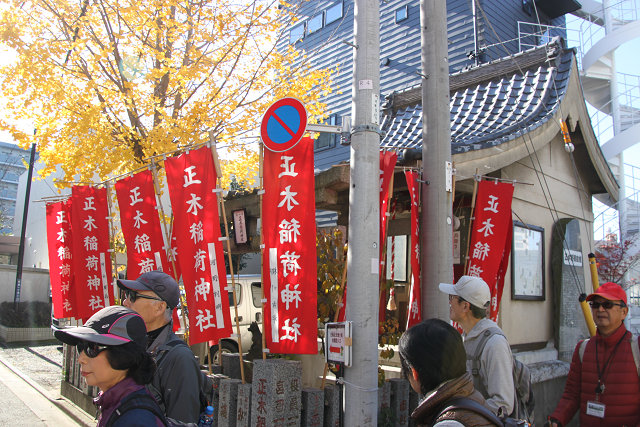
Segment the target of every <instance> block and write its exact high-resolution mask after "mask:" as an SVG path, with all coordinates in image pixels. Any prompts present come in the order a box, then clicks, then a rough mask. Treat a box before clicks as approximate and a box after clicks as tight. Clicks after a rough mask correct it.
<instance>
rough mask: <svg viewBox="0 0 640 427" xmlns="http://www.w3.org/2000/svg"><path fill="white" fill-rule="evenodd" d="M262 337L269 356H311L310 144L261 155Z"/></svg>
mask: <svg viewBox="0 0 640 427" xmlns="http://www.w3.org/2000/svg"><path fill="white" fill-rule="evenodd" d="M263 185H264V191H265V193H264V197H263V200H262V221H263V225H262V230H263V236H264V252H263V267H264V274H263V278H264V279H263V280H264V282H265V283H263V289H264V295H265V298H266V299H267V304H266V306H265V314H264V320H265V321H264V334H265V338H266V342H267V348H268V349H269V351H270V352H271V353H296V354H315V353H317V352H318V343H317V334H318V332H317V331H318V324H317V270H316V263H317V260H316V245H315V238H316V222H315V191H314V174H313V140H311V139H310V138H303V139H302V141H300V142H299V143H298V144H297V145H296V146H295V147H293V148H291V149H289V150H287V151H284V152H281V153H274V152H272V151H270V150H265V153H264V184H263Z"/></svg>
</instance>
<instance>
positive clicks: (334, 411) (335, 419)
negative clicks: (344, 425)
mask: <svg viewBox="0 0 640 427" xmlns="http://www.w3.org/2000/svg"><path fill="white" fill-rule="evenodd" d="M324 427H340V389H339V388H338V386H337V385H333V384H328V385H326V386H325V387H324Z"/></svg>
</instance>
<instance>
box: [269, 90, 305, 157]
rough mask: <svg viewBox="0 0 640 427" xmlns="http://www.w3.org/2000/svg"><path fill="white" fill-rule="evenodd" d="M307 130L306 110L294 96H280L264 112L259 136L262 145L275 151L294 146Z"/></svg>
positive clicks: (285, 149) (279, 151)
mask: <svg viewBox="0 0 640 427" xmlns="http://www.w3.org/2000/svg"><path fill="white" fill-rule="evenodd" d="M306 130H307V110H306V108H305V107H304V104H303V103H302V102H300V101H299V100H298V99H295V98H282V99H280V100H278V101H276V102H274V103H273V104H272V105H271V106H270V107H269V108H268V109H267V112H266V113H264V116H263V117H262V123H261V124H260V138H261V139H262V143H263V144H264V146H265V147H266V148H267V149H269V150H271V151H274V152H276V153H281V152H283V151H287V150H288V149H290V148H292V147H294V146H295V145H296V144H297V143H298V142H300V139H301V138H302V135H304V133H305V131H306Z"/></svg>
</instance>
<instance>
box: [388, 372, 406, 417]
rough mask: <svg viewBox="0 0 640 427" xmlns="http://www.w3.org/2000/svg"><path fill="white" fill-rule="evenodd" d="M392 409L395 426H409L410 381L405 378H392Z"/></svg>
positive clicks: (390, 381)
mask: <svg viewBox="0 0 640 427" xmlns="http://www.w3.org/2000/svg"><path fill="white" fill-rule="evenodd" d="M389 383H390V384H391V411H392V412H393V416H394V424H393V425H394V426H396V427H408V425H409V381H407V380H405V379H403V378H392V379H390V380H389Z"/></svg>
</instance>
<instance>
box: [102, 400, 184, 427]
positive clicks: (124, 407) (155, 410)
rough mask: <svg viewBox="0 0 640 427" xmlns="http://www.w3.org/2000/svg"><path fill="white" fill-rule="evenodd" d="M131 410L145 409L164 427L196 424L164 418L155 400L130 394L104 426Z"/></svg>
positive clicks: (109, 424)
mask: <svg viewBox="0 0 640 427" xmlns="http://www.w3.org/2000/svg"><path fill="white" fill-rule="evenodd" d="M133 409H145V410H147V411H149V412H151V413H152V414H153V415H155V416H156V417H157V418H158V419H160V420H161V421H162V424H163V425H165V426H169V427H172V426H188V427H197V424H195V423H183V422H182V421H177V420H174V419H173V418H167V417H165V415H164V414H163V413H162V409H160V406H159V405H158V403H157V402H156V400H155V399H154V398H153V397H152V396H151V395H149V394H148V393H131V394H130V395H128V396H127V397H125V398H124V399H123V400H122V403H120V406H118V407H117V408H116V409H115V411H113V413H112V414H111V416H110V417H109V419H108V420H107V423H106V425H105V426H106V427H112V426H113V425H114V424H115V423H116V421H118V420H119V419H120V417H121V416H122V415H124V414H125V413H127V412H129V411H131V410H133Z"/></svg>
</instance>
